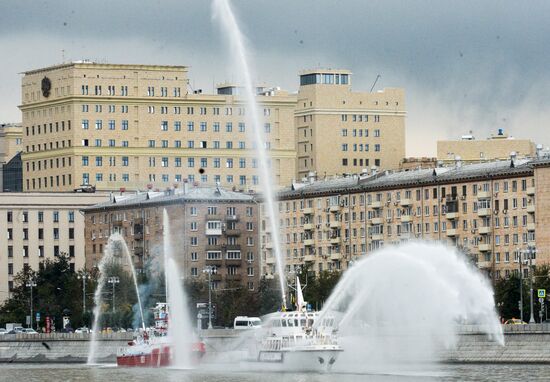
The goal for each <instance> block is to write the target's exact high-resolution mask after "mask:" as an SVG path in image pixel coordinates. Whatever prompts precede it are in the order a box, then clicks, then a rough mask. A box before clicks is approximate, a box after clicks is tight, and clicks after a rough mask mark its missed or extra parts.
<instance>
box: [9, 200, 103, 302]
mask: <svg viewBox="0 0 550 382" xmlns="http://www.w3.org/2000/svg"><path fill="white" fill-rule="evenodd" d="M106 200H108V195H105V194H100V193H97V194H75V193H0V232H3V233H4V234H3V235H2V239H1V240H0V302H2V301H4V300H5V299H7V298H8V297H9V296H10V292H11V290H12V288H13V286H14V285H13V282H14V277H15V275H16V274H17V273H18V272H20V271H21V270H23V268H24V267H30V268H31V269H34V270H38V269H39V266H40V264H41V263H42V262H43V261H44V260H46V259H53V258H55V257H56V256H58V255H59V254H61V253H65V254H67V255H68V256H69V259H70V266H71V268H72V269H74V270H78V269H82V268H83V267H84V217H83V216H82V214H80V213H79V210H80V209H81V208H83V207H86V206H90V205H94V204H97V203H100V202H103V201H106Z"/></svg>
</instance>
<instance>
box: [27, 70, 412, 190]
mask: <svg viewBox="0 0 550 382" xmlns="http://www.w3.org/2000/svg"><path fill="white" fill-rule="evenodd" d="M240 90H241V88H239V87H238V86H236V85H234V84H221V85H218V87H217V91H216V94H203V93H202V91H201V90H193V89H191V87H190V85H189V80H188V76H187V68H186V67H184V66H153V65H112V64H98V63H92V62H73V63H68V64H62V65H57V66H52V67H47V68H42V69H37V70H31V71H27V72H25V73H24V76H23V79H22V89H21V94H22V103H21V105H20V109H21V111H22V114H23V115H22V120H23V145H22V148H23V154H22V162H23V187H24V190H25V191H71V190H74V189H78V188H93V187H95V189H97V190H114V191H117V190H119V189H120V188H124V189H126V190H144V189H147V188H148V189H160V190H163V189H166V188H169V187H171V186H172V185H173V184H175V183H181V182H182V181H183V180H185V179H187V180H188V181H191V182H200V183H201V184H203V185H214V184H217V183H220V184H221V185H222V186H223V187H229V188H235V189H239V190H257V189H258V188H259V178H258V176H259V175H258V169H257V166H258V161H257V158H256V153H255V149H254V144H253V142H252V141H251V139H250V136H251V134H249V130H250V129H251V127H250V124H249V123H248V118H249V117H250V116H249V115H248V114H249V111H247V107H246V104H245V99H244V97H242V96H241V94H240V93H241V92H240ZM256 91H257V94H258V95H257V101H258V103H259V105H260V112H261V114H262V118H263V119H262V124H263V125H262V130H263V133H264V137H265V140H266V141H265V142H263V143H262V145H263V146H264V147H266V148H267V149H268V150H269V155H270V158H271V161H270V165H271V167H272V170H273V177H274V179H273V182H274V183H275V184H277V185H285V184H289V183H290V182H291V181H292V179H296V178H299V179H301V178H303V177H304V176H307V174H308V173H309V172H315V173H317V174H318V175H319V176H324V175H334V174H343V173H347V174H350V173H359V172H361V171H362V170H363V169H370V168H372V167H373V166H376V167H377V168H379V169H381V168H382V169H396V168H398V167H399V162H400V161H401V160H402V158H403V157H404V156H405V114H406V112H405V102H404V91H403V90H402V89H384V90H383V91H377V92H370V93H369V92H354V91H352V89H351V73H350V72H349V71H346V70H313V71H307V72H304V73H302V74H301V75H300V87H299V91H298V93H297V95H296V94H288V93H287V92H285V91H282V90H280V89H279V88H263V87H258V88H257V89H256ZM327 153H330V154H331V155H327Z"/></svg>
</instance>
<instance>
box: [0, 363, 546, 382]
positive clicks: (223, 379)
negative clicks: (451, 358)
mask: <svg viewBox="0 0 550 382" xmlns="http://www.w3.org/2000/svg"><path fill="white" fill-rule="evenodd" d="M282 380H284V382H330V381H337V382H358V381H369V382H370V381H374V382H377V381H384V382H388V381H407V382H409V381H499V382H500V381H549V380H550V365H515V364H514V365H433V366H425V367H417V368H415V370H409V371H407V370H406V369H402V370H400V371H399V372H391V371H387V372H382V373H376V374H312V373H308V374H295V373H285V374H282V373H239V372H231V373H227V372H220V371H217V372H205V371H196V370H193V371H190V370H175V369H120V368H117V367H116V366H105V367H93V366H86V365H37V364H31V365H23V364H17V365H16V364H4V365H0V382H4V381H6V382H8V381H9V382H14V381H24V382H31V381H48V382H52V381H53V382H57V381H105V382H122V381H135V382H138V381H147V382H157V381H159V382H172V381H173V382H176V381H177V382H202V381H208V382H249V381H250V382H252V381H262V382H281V381H282Z"/></svg>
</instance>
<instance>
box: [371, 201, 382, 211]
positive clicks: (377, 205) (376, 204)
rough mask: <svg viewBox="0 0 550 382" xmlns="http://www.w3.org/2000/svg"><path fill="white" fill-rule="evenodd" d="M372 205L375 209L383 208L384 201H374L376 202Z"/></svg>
mask: <svg viewBox="0 0 550 382" xmlns="http://www.w3.org/2000/svg"><path fill="white" fill-rule="evenodd" d="M370 207H371V208H374V209H378V208H382V202H380V201H374V202H372V203H371V205H370Z"/></svg>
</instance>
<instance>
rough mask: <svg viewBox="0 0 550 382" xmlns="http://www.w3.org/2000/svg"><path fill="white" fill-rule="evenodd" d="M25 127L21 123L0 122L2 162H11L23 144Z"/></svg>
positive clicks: (0, 159)
mask: <svg viewBox="0 0 550 382" xmlns="http://www.w3.org/2000/svg"><path fill="white" fill-rule="evenodd" d="M22 142H23V129H22V126H21V124H20V123H2V124H0V163H6V162H9V161H10V159H11V158H13V157H14V156H15V155H16V154H17V153H18V152H19V151H21V149H22V147H23V145H22Z"/></svg>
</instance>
